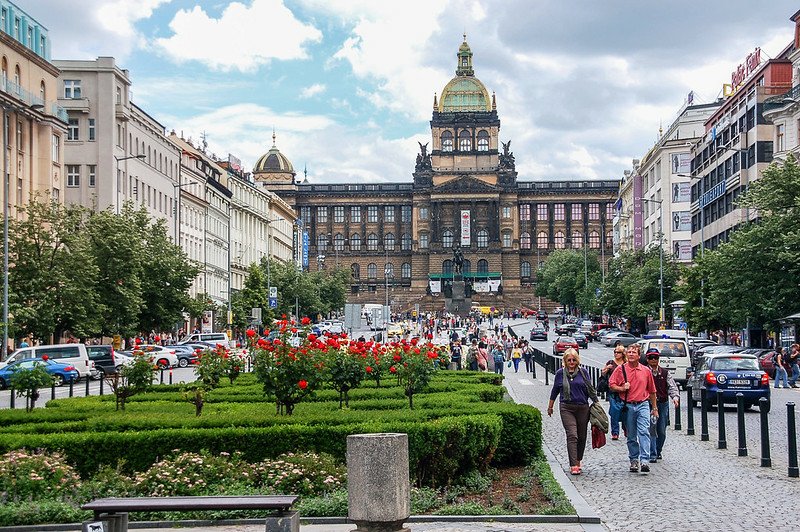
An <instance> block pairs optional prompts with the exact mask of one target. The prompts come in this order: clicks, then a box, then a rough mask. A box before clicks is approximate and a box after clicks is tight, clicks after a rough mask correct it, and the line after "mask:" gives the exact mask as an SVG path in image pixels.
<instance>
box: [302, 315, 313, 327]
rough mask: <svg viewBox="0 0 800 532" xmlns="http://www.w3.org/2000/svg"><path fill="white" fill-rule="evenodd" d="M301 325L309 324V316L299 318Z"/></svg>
mask: <svg viewBox="0 0 800 532" xmlns="http://www.w3.org/2000/svg"><path fill="white" fill-rule="evenodd" d="M300 324H301V325H311V318H309V317H308V316H303V319H302V320H300Z"/></svg>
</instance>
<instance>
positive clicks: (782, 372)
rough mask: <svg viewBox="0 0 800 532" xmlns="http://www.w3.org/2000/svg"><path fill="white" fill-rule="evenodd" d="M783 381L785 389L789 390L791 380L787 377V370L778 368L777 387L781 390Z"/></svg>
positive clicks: (776, 369)
mask: <svg viewBox="0 0 800 532" xmlns="http://www.w3.org/2000/svg"><path fill="white" fill-rule="evenodd" d="M781 381H783V387H784V388H788V387H789V379H788V378H787V376H786V369H785V368H783V367H781V366H778V367H777V368H775V387H776V388H780V386H779V384H780V383H781Z"/></svg>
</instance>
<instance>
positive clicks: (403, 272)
mask: <svg viewBox="0 0 800 532" xmlns="http://www.w3.org/2000/svg"><path fill="white" fill-rule="evenodd" d="M400 276H401V277H402V278H403V279H410V278H411V263H410V262H404V263H403V265H402V266H400Z"/></svg>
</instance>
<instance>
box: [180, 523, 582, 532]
mask: <svg viewBox="0 0 800 532" xmlns="http://www.w3.org/2000/svg"><path fill="white" fill-rule="evenodd" d="M406 526H407V527H409V528H411V531H412V532H539V531H547V532H582V531H583V530H584V528H583V527H582V526H581V525H578V524H575V525H564V524H546V523H541V524H539V523H410V524H409V523H407V524H406ZM354 528H355V525H353V524H349V525H301V526H300V531H301V532H350V531H351V530H353V529H354ZM171 530H175V531H178V530H180V532H264V525H263V524H262V525H236V526H215V527H204V528H180V529H178V528H175V529H171Z"/></svg>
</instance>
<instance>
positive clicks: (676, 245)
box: [672, 240, 692, 261]
mask: <svg viewBox="0 0 800 532" xmlns="http://www.w3.org/2000/svg"><path fill="white" fill-rule="evenodd" d="M672 254H673V255H674V257H675V258H676V259H677V260H680V261H690V260H692V241H691V240H673V241H672Z"/></svg>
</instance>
